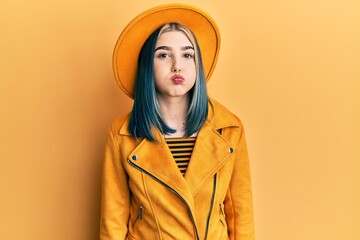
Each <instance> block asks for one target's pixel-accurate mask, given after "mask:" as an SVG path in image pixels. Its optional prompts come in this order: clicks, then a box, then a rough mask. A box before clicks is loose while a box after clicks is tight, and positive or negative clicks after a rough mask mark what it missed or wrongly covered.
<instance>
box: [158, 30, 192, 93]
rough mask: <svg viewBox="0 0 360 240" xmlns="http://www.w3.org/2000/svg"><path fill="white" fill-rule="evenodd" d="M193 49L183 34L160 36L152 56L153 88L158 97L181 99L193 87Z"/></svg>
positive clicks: (172, 33) (166, 33)
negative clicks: (154, 87)
mask: <svg viewBox="0 0 360 240" xmlns="http://www.w3.org/2000/svg"><path fill="white" fill-rule="evenodd" d="M194 54H195V51H194V47H193V45H192V44H191V42H190V41H189V39H188V38H187V37H186V35H185V34H184V33H183V32H180V31H171V32H165V33H163V34H161V35H160V36H159V38H158V40H157V43H156V47H155V55H154V70H155V86H156V89H157V93H158V95H160V97H183V96H186V95H187V93H188V92H189V90H190V89H191V88H192V87H193V86H194V84H195V79H196V67H195V59H194V57H195V56H194Z"/></svg>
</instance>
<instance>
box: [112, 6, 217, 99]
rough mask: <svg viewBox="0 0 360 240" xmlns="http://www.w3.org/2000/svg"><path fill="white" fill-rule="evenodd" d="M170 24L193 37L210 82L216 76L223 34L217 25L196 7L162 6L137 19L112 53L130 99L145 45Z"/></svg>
mask: <svg viewBox="0 0 360 240" xmlns="http://www.w3.org/2000/svg"><path fill="white" fill-rule="evenodd" d="M169 22H177V23H180V24H182V25H184V26H186V27H188V28H189V29H190V30H191V31H192V32H193V33H194V35H195V36H196V39H197V41H198V44H199V47H200V51H201V56H202V61H203V67H204V73H205V77H206V80H207V81H208V80H209V78H210V76H211V74H212V73H213V71H214V68H215V65H216V62H217V58H218V54H219V49H220V32H219V29H218V27H217V25H216V23H215V21H214V20H213V19H212V18H211V17H210V16H209V15H208V14H206V13H205V12H204V11H203V10H201V9H198V8H196V7H194V6H190V5H186V4H166V5H161V6H158V7H155V8H152V9H150V10H148V11H145V12H143V13H141V14H140V15H138V16H137V17H136V18H134V19H133V20H132V21H131V22H130V23H129V24H128V25H127V26H126V27H125V29H124V30H123V32H122V33H121V35H120V37H119V39H118V40H117V42H116V45H115V49H114V53H113V70H114V74H115V79H116V82H117V83H118V85H119V87H120V88H121V90H123V91H124V93H125V94H127V95H128V96H129V97H131V98H134V89H135V80H136V73H137V63H138V56H139V53H140V50H141V48H142V46H143V44H144V43H145V41H146V39H147V38H148V37H149V36H150V35H151V34H152V33H153V32H154V31H155V30H156V29H158V28H159V27H161V26H162V25H164V24H166V23H169Z"/></svg>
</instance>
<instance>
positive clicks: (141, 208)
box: [133, 205, 144, 226]
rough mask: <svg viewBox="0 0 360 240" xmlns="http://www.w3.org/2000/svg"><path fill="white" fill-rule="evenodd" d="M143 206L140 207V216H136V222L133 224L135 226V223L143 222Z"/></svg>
mask: <svg viewBox="0 0 360 240" xmlns="http://www.w3.org/2000/svg"><path fill="white" fill-rule="evenodd" d="M143 208H144V207H143V206H142V205H140V207H139V213H138V215H137V216H136V218H135V220H134V223H133V226H134V225H135V223H136V222H137V220H139V219H140V220H142V218H143V217H142V215H143Z"/></svg>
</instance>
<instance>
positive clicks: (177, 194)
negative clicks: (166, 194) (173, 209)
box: [128, 159, 200, 240]
mask: <svg viewBox="0 0 360 240" xmlns="http://www.w3.org/2000/svg"><path fill="white" fill-rule="evenodd" d="M128 163H129V164H130V165H131V166H133V167H134V168H136V169H138V170H140V171H142V172H144V173H145V174H147V175H149V176H150V177H151V178H152V179H154V180H155V181H157V182H158V183H160V184H162V185H163V186H164V187H166V188H167V189H169V190H170V192H172V193H173V194H175V195H176V196H177V197H178V198H179V199H180V200H181V201H182V202H183V203H184V204H185V205H186V207H187V209H188V212H189V215H190V219H191V221H192V223H193V225H194V228H195V233H196V239H198V240H200V237H199V233H198V229H197V227H196V224H195V219H194V215H193V214H192V212H191V209H190V206H189V204H188V203H187V202H186V201H185V199H184V198H183V197H182V196H181V195H180V194H179V193H178V192H176V191H175V190H174V189H173V188H171V187H170V186H168V185H167V184H165V183H164V182H162V181H161V180H160V179H158V178H157V177H155V176H154V175H152V174H151V173H149V172H147V171H146V170H144V169H142V168H141V167H139V166H137V165H135V164H134V163H132V162H131V161H130V160H129V159H128Z"/></svg>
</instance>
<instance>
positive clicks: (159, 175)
mask: <svg viewBox="0 0 360 240" xmlns="http://www.w3.org/2000/svg"><path fill="white" fill-rule="evenodd" d="M156 135H157V136H158V137H157V140H158V143H153V142H150V141H148V140H146V139H144V140H142V141H141V143H140V144H139V145H138V146H137V147H136V148H135V149H134V150H133V151H132V152H131V153H130V155H129V157H128V159H129V161H130V162H131V163H132V164H133V165H135V166H137V167H138V168H140V169H141V170H142V171H143V172H145V173H146V174H148V175H149V176H151V177H152V178H154V179H155V180H156V181H160V182H161V183H162V184H164V185H165V186H166V187H167V188H169V189H172V190H174V191H176V192H177V193H178V194H180V195H181V197H183V198H184V199H185V200H186V202H188V203H189V204H190V206H193V197H192V194H191V191H190V188H189V186H188V184H187V182H186V181H185V179H184V177H183V176H182V174H181V172H180V170H179V168H178V166H177V165H176V163H175V160H174V158H173V157H172V155H171V152H170V150H169V148H168V146H167V144H166V141H165V140H164V138H163V137H162V136H161V134H160V133H157V134H156Z"/></svg>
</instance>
